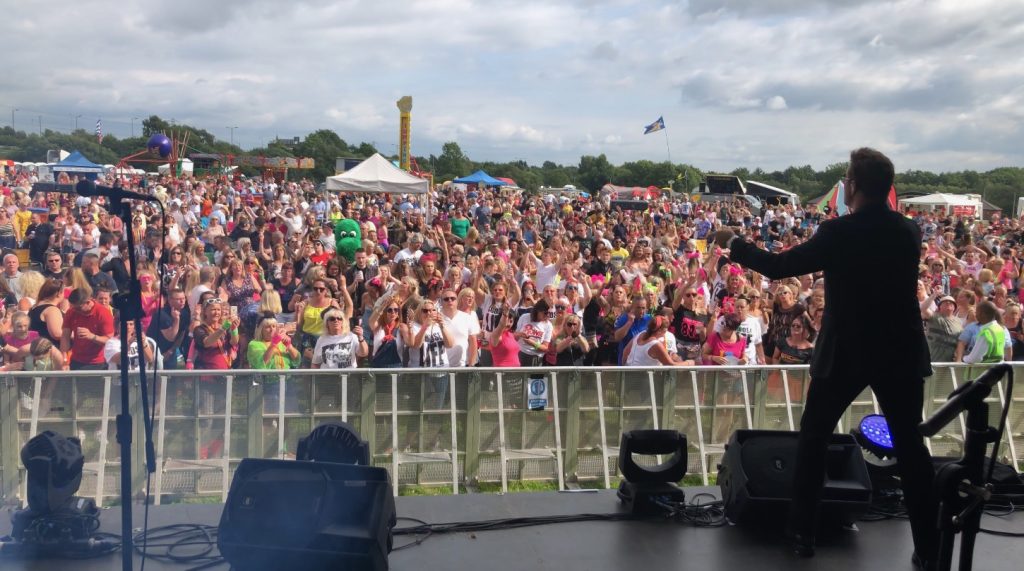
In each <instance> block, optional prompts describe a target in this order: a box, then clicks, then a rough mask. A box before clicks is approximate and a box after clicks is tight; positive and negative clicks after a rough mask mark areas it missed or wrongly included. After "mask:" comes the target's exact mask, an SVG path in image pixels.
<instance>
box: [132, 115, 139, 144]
mask: <svg viewBox="0 0 1024 571" xmlns="http://www.w3.org/2000/svg"><path fill="white" fill-rule="evenodd" d="M137 119H138V117H132V138H133V139H134V138H135V121H136V120H137Z"/></svg>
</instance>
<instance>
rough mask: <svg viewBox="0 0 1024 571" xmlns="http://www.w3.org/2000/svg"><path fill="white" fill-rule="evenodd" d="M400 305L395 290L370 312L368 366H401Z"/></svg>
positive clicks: (383, 367) (386, 367) (401, 326)
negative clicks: (370, 344)
mask: <svg viewBox="0 0 1024 571" xmlns="http://www.w3.org/2000/svg"><path fill="white" fill-rule="evenodd" d="M401 316H402V305H401V304H400V303H399V298H398V296H397V295H396V294H395V290H392V292H389V293H387V294H385V296H384V298H383V299H382V300H381V301H380V303H378V304H377V306H376V307H375V308H374V310H373V313H371V314H370V330H371V331H372V332H373V357H372V358H371V359H370V366H371V367H373V368H375V369H377V368H382V369H391V368H397V367H401V366H402V353H403V349H404V346H403V343H402V328H403V327H405V325H403V324H402V319H401Z"/></svg>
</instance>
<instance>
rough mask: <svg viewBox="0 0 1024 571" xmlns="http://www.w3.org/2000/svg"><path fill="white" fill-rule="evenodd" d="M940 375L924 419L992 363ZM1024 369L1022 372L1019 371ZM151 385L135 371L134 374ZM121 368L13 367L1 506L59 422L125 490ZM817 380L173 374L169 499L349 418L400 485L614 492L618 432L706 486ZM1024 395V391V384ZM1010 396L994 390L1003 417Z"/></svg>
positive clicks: (95, 477)
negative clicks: (533, 390) (653, 445)
mask: <svg viewBox="0 0 1024 571" xmlns="http://www.w3.org/2000/svg"><path fill="white" fill-rule="evenodd" d="M933 367H934V369H935V374H934V375H933V376H932V377H930V378H929V379H928V380H927V383H926V399H925V407H924V408H925V410H924V414H925V415H926V416H927V415H928V414H929V413H930V412H932V411H934V410H935V409H936V408H937V407H938V406H939V405H941V404H942V403H943V402H944V401H945V397H946V395H948V394H949V393H950V392H951V391H952V390H953V389H954V388H956V387H957V386H959V385H960V384H962V383H963V382H964V381H965V380H967V379H970V378H973V377H974V376H975V375H976V374H977V373H979V372H980V371H981V369H980V368H974V369H973V370H972V369H970V368H968V367H967V366H965V365H962V364H936V365H934V366H933ZM1022 369H1024V367H1021V368H1015V371H1016V372H1020V371H1021V370H1022ZM535 379H544V380H546V381H547V386H548V387H549V390H548V396H549V402H548V403H547V406H546V407H545V408H544V410H539V411H538V410H530V409H529V408H528V406H527V391H528V390H530V386H531V385H532V384H533V383H531V382H530V381H531V380H535ZM133 382H134V383H137V380H135V381H133ZM118 383H119V380H118V378H117V374H116V372H113V371H111V372H109V373H107V372H103V373H96V372H92V373H82V372H75V373H72V372H53V373H47V376H46V377H38V376H33V373H7V374H5V375H4V376H0V503H8V504H13V503H20V502H21V501H22V500H23V498H24V497H25V493H24V471H23V469H22V466H21V462H20V459H19V451H20V449H21V446H22V445H23V444H24V443H25V442H26V441H27V440H28V438H29V437H30V436H32V435H34V434H37V433H38V432H40V431H43V430H47V429H49V430H54V431H56V432H59V433H61V434H64V435H67V436H78V437H79V438H80V439H81V440H82V445H83V450H84V453H85V456H86V466H85V477H84V478H83V482H82V487H81V491H80V494H82V495H85V496H89V497H94V498H95V499H96V500H97V501H98V502H100V503H102V502H104V501H105V500H106V501H109V500H110V499H111V498H116V497H117V496H118V495H119V493H120V490H119V484H120V480H119V478H118V472H119V466H120V463H119V448H118V445H117V443H116V441H115V440H116V439H115V434H114V432H115V428H114V426H115V423H114V422H113V420H114V417H115V416H116V415H117V413H118V412H120V402H119V401H120V391H119V385H118ZM807 384H808V369H807V367H806V366H767V367H753V366H745V367H691V368H667V367H666V368H659V369H642V368H630V367H616V368H535V369H530V368H521V369H490V368H471V369H465V368H464V369H429V370H428V369H351V370H347V371H324V370H294V371H286V372H283V371H275V372H267V371H248V370H247V371H241V370H239V371H162V372H161V373H160V377H159V380H158V382H157V383H156V385H157V386H156V391H155V393H156V398H155V407H154V415H155V419H154V420H155V422H154V439H155V441H156V442H155V444H156V451H157V457H158V458H157V460H158V470H157V473H156V474H154V475H153V480H152V482H151V486H152V493H153V495H154V497H155V501H156V502H158V503H159V502H160V501H164V500H168V499H174V498H182V497H194V496H214V497H218V496H219V497H220V498H224V497H225V496H226V494H227V490H228V486H229V483H230V481H231V477H232V474H233V471H234V468H235V466H236V464H237V462H238V461H239V460H240V459H241V458H244V457H260V458H290V457H293V454H294V449H295V444H296V443H297V441H298V439H299V438H300V437H301V436H304V435H305V434H307V433H308V432H309V431H310V430H312V428H313V427H314V426H316V425H317V424H319V423H322V422H326V421H334V420H342V421H346V422H349V423H350V424H352V425H353V426H354V428H355V429H356V430H357V431H358V432H359V433H360V434H361V435H362V437H363V438H364V439H366V440H367V441H368V442H370V445H371V450H372V452H373V458H374V463H375V464H376V465H379V466H384V467H387V468H388V469H389V470H390V471H391V475H392V479H393V481H394V482H396V483H397V484H398V485H396V487H395V490H396V493H397V492H398V490H399V488H400V487H401V486H404V485H408V484H426V485H447V486H451V490H452V492H453V493H456V494H457V493H460V491H462V490H460V488H462V489H469V490H473V489H475V488H476V486H477V485H478V484H479V483H481V482H494V483H497V482H500V483H501V489H502V490H503V491H504V490H507V488H508V482H509V480H513V481H515V480H547V481H551V482H557V483H558V487H559V489H563V488H565V487H567V486H574V485H576V484H578V483H579V482H581V481H585V480H590V481H596V482H598V483H600V484H603V485H604V486H605V487H610V486H612V485H613V484H614V481H613V480H614V479H615V478H616V477H617V469H616V465H617V457H618V453H619V450H618V440H619V435H620V434H621V433H622V432H624V431H628V430H634V429H640V428H672V429H676V430H680V431H682V432H683V433H685V434H686V435H687V437H688V439H689V442H690V448H691V450H690V455H689V464H690V465H689V469H688V472H689V473H691V474H699V475H700V477H701V479H702V480H703V482H704V483H707V482H708V477H709V475H712V474H714V473H715V472H716V466H717V464H718V461H719V459H720V457H721V455H722V453H723V452H724V443H725V442H726V441H727V440H728V437H729V435H730V434H731V433H732V432H733V431H734V430H736V429H739V428H761V429H778V430H793V429H795V428H797V426H798V424H799V418H800V414H801V412H802V407H803V399H804V395H805V394H806V388H807ZM138 395H139V391H138V387H137V386H136V387H134V388H133V390H132V400H131V402H130V403H129V405H130V407H131V410H132V414H133V416H134V419H135V423H134V427H135V430H134V435H133V440H134V444H133V446H135V452H134V454H133V456H132V460H133V462H132V463H133V467H132V472H133V493H139V492H141V491H142V490H143V489H144V485H145V483H146V474H145V471H144V465H143V457H142V450H143V448H142V443H143V438H142V410H141V405H140V399H139V396H138ZM1018 395H1020V392H1018ZM1005 398H1006V393H1005V389H1004V387H1003V385H1002V383H1000V384H999V386H998V390H997V391H996V392H994V393H993V396H992V398H991V399H990V400H991V401H992V402H993V403H994V405H995V406H992V407H991V408H992V412H991V415H992V422H995V421H996V420H997V419H998V417H997V416H996V415H997V414H998V409H999V406H998V405H1001V404H1002V402H1003V401H1004V400H1005ZM1013 401H1014V403H1013V406H1011V410H1010V416H1009V420H1008V423H1009V425H1008V429H1007V439H1006V440H1007V441H1008V442H1007V443H1005V444H1004V445H1003V446H1002V448H1001V456H1002V460H1005V461H1007V462H1008V463H1012V464H1014V465H1016V466H1020V461H1019V458H1018V455H1017V447H1016V442H1017V440H1019V439H1021V438H1022V434H1024V414H1021V413H1020V412H1019V411H1020V410H1022V408H1021V401H1024V395H1021V396H1016V397H1015V398H1014V399H1013ZM872 412H878V403H877V401H876V400H875V398H874V395H872V393H871V392H870V391H865V392H864V393H863V394H862V395H860V397H859V398H858V399H857V400H856V401H854V403H853V404H852V405H851V406H850V408H849V409H848V410H847V412H846V413H845V415H844V416H843V419H842V420H841V421H840V423H839V425H838V426H837V430H838V431H841V432H845V431H848V430H849V429H850V428H851V426H853V425H854V424H855V423H856V422H857V421H858V419H859V418H860V417H861V416H863V415H864V414H868V413H872ZM963 436H964V426H963V421H962V419H961V421H960V423H959V424H956V423H954V424H953V425H951V426H950V427H947V430H946V431H945V432H943V433H942V434H940V435H938V436H936V437H935V438H932V439H930V440H929V441H928V446H929V448H930V449H931V450H932V452H933V453H934V454H936V455H956V454H958V453H959V452H960V450H961V447H962V444H963Z"/></svg>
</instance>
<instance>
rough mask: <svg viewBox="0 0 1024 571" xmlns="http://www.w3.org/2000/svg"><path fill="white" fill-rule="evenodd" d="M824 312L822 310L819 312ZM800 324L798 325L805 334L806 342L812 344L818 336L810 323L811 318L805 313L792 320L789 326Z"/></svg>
mask: <svg viewBox="0 0 1024 571" xmlns="http://www.w3.org/2000/svg"><path fill="white" fill-rule="evenodd" d="M821 311H824V310H821ZM796 322H800V325H803V326H804V331H806V332H807V340H808V341H811V342H813V341H814V338H815V337H816V336H817V335H818V331H817V330H816V329H815V328H814V324H813V323H811V316H810V315H808V314H807V312H804V313H801V314H800V315H797V316H796V317H794V318H793V321H792V322H790V325H792V324H793V323H796Z"/></svg>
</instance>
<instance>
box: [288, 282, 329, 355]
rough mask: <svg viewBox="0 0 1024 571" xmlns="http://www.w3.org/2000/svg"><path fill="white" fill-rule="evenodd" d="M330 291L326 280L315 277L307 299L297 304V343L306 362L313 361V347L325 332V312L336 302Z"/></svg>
mask: <svg viewBox="0 0 1024 571" xmlns="http://www.w3.org/2000/svg"><path fill="white" fill-rule="evenodd" d="M328 291H329V290H328V288H327V281H326V280H324V279H322V278H320V279H315V280H313V281H311V282H310V283H309V288H308V289H307V290H306V296H307V297H306V299H302V300H299V301H298V302H297V303H296V304H295V319H296V321H297V322H298V325H297V326H296V328H295V331H296V334H297V336H298V339H297V341H298V343H296V345H298V346H299V350H300V351H302V356H303V362H304V363H310V362H312V359H313V347H315V346H316V340H317V338H318V337H320V335H322V334H323V332H324V320H323V313H324V311H326V310H327V308H328V307H331V306H332V304H333V303H334V300H333V299H331V296H330V294H329V293H328Z"/></svg>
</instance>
